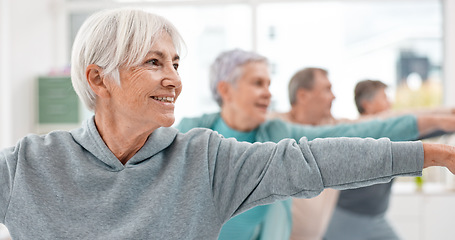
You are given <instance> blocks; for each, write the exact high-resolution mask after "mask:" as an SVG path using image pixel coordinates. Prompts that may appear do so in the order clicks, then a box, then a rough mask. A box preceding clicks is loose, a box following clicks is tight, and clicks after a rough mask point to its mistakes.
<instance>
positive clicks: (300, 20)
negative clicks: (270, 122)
mask: <svg viewBox="0 0 455 240" xmlns="http://www.w3.org/2000/svg"><path fill="white" fill-rule="evenodd" d="M71 2H72V5H71V6H73V7H74V6H77V2H78V1H74V0H73V1H71ZM113 2H116V3H117V4H120V3H121V4H125V2H128V1H113ZM129 2H131V1H129ZM135 2H136V4H137V3H138V1H135ZM237 2H238V1H237ZM142 3H143V4H144V8H145V9H147V10H150V11H152V12H155V13H158V14H160V15H162V16H165V17H166V18H168V19H170V20H171V21H172V22H173V23H174V24H175V25H176V27H177V28H178V29H179V30H180V31H181V33H182V35H183V37H184V39H185V41H186V43H187V50H188V51H187V52H186V54H184V56H183V60H182V64H181V72H180V73H181V76H182V80H183V84H184V91H183V92H182V95H181V98H180V100H179V103H178V104H177V107H176V118H177V121H176V122H178V121H179V119H180V118H182V117H184V116H194V115H200V114H201V113H204V112H213V111H216V110H217V109H218V106H217V105H216V103H215V102H214V101H212V100H211V95H210V92H209V87H208V71H209V65H210V63H211V62H212V61H213V60H214V58H215V57H216V55H217V54H219V53H220V52H221V51H224V50H229V49H233V48H243V49H246V50H256V51H258V52H259V53H260V54H263V55H265V56H267V57H268V58H269V59H270V61H271V63H272V68H271V69H272V87H271V91H272V94H273V100H272V102H273V103H272V105H271V110H272V111H287V110H288V109H289V103H288V94H287V84H288V81H289V79H290V78H291V76H292V75H293V74H294V73H295V72H296V71H297V70H299V69H301V68H303V67H310V66H314V67H322V68H325V69H327V70H328V71H329V78H330V80H331V81H332V84H333V91H334V93H335V95H336V97H337V98H336V100H335V102H334V104H333V108H332V113H333V115H334V116H335V117H346V118H355V117H357V110H356V108H355V104H354V101H353V89H354V86H355V84H356V83H357V82H358V81H360V80H363V79H376V80H381V81H383V82H385V83H386V84H388V85H389V96H390V98H391V99H392V100H394V102H395V104H394V107H395V108H405V107H415V106H422V105H425V106H434V105H440V104H441V103H442V99H443V96H442V80H441V75H442V74H441V66H442V58H443V56H442V46H443V44H442V7H441V3H440V1H436V0H432V1H430V0H429V1H418V2H415V1H362V2H359V1H334V2H327V1H323V2H318V1H302V2H298V1H291V2H282V1H276V2H274V1H264V3H261V2H260V1H255V3H254V4H253V3H248V2H246V3H243V4H236V3H233V4H230V3H229V1H223V2H218V3H216V2H214V1H198V2H193V1H178V4H176V3H175V1H170V2H156V1H155V2H154V1H142ZM84 4H87V3H86V2H85V3H84ZM98 7H99V6H98ZM85 8H86V9H89V7H85ZM77 9H78V11H77V12H74V13H71V16H72V17H71V20H72V21H71V22H72V35H74V33H75V32H76V31H77V29H78V27H79V25H80V23H81V22H82V21H83V19H85V17H86V16H87V15H88V14H89V11H87V13H85V14H84V13H83V14H81V12H80V9H79V8H77ZM70 12H71V9H70ZM397 92H400V95H399V96H400V97H398V98H397V97H396V96H397Z"/></svg>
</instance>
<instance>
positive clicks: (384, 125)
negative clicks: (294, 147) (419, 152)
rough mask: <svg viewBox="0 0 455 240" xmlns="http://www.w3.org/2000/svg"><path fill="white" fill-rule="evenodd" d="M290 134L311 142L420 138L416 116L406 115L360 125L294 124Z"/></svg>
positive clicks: (408, 139) (407, 139)
mask: <svg viewBox="0 0 455 240" xmlns="http://www.w3.org/2000/svg"><path fill="white" fill-rule="evenodd" d="M290 128H291V130H290V132H291V133H292V134H293V138H294V139H299V138H300V137H303V136H305V137H307V138H308V139H309V140H312V139H315V138H326V137H361V138H366V137H371V138H375V139H378V138H382V137H387V138H389V139H390V140H392V141H410V140H416V139H417V138H418V136H419V130H418V127H417V118H416V117H415V116H414V115H405V116H400V117H395V118H389V119H385V120H372V121H365V122H360V123H349V124H338V125H333V126H332V125H330V126H329V125H327V126H317V127H314V126H306V125H298V124H292V125H291V126H290Z"/></svg>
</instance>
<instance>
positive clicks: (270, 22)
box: [257, 1, 442, 118]
mask: <svg viewBox="0 0 455 240" xmlns="http://www.w3.org/2000/svg"><path fill="white" fill-rule="evenodd" d="M257 22H258V33H259V35H258V51H259V52H260V53H262V54H265V55H267V56H268V57H269V58H270V59H271V60H272V62H273V63H274V65H273V66H274V68H273V69H274V75H273V79H274V82H273V83H272V91H273V95H274V96H275V98H274V103H275V104H274V107H275V108H276V109H277V110H282V111H286V110H287V109H288V108H289V104H288V101H287V92H286V91H287V88H286V87H287V85H286V84H287V83H288V81H289V79H290V78H291V76H292V75H293V74H294V73H295V72H296V71H297V70H298V69H300V68H303V67H311V66H316V67H322V68H325V69H327V70H328V71H329V79H330V80H331V81H332V84H333V91H334V93H335V95H336V97H337V98H336V100H335V102H334V105H333V108H332V113H333V115H334V116H335V117H348V118H353V117H356V116H357V110H356V108H355V104H354V100H353V90H354V86H355V84H356V83H357V82H358V81H360V80H363V79H375V80H381V81H383V82H385V83H386V84H388V85H389V93H390V94H389V95H390V97H391V98H392V99H393V100H395V105H394V107H395V108H403V107H415V106H422V105H426V106H428V105H439V104H441V103H442V102H441V101H442V90H441V89H442V88H441V64H442V13H441V6H440V2H438V1H425V2H422V1H419V2H410V1H403V2H400V1H380V2H379V1H378V2H372V1H367V2H358V1H353V2H351V1H347V2H337V3H334V2H323V3H318V2H314V3H313V2H302V3H271V4H262V5H261V6H259V9H258V21H257ZM397 92H399V93H400V96H402V97H401V98H396V97H395V96H396V93H397Z"/></svg>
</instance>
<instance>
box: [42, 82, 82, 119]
mask: <svg viewBox="0 0 455 240" xmlns="http://www.w3.org/2000/svg"><path fill="white" fill-rule="evenodd" d="M38 105H39V106H38V116H39V117H38V121H39V124H73V123H79V98H78V96H77V94H76V92H75V91H74V89H73V86H72V84H71V78H70V77H69V76H45V77H39V78H38Z"/></svg>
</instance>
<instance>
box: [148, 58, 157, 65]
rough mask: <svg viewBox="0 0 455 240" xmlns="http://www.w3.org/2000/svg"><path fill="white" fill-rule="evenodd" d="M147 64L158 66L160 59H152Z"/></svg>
mask: <svg viewBox="0 0 455 240" xmlns="http://www.w3.org/2000/svg"><path fill="white" fill-rule="evenodd" d="M145 63H148V64H152V65H158V59H156V58H152V59H149V60H147V61H146V62H145Z"/></svg>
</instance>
